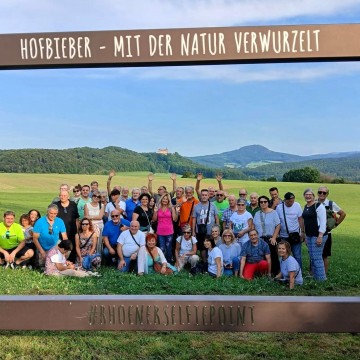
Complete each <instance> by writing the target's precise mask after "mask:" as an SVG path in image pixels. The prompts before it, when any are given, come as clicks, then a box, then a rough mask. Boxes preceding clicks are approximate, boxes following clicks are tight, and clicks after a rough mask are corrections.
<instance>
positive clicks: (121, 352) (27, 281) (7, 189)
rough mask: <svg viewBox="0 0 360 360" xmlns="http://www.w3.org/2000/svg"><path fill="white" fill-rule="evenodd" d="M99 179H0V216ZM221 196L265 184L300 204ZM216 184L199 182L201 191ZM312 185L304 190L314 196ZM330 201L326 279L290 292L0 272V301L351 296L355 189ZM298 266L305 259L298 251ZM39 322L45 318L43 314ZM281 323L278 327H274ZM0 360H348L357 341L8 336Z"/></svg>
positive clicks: (231, 186) (161, 177) (140, 178)
mask: <svg viewBox="0 0 360 360" xmlns="http://www.w3.org/2000/svg"><path fill="white" fill-rule="evenodd" d="M106 179H107V177H106V176H95V177H94V176H85V175H58V174H54V175H49V174H46V175H40V174H0V212H1V213H2V212H3V211H4V210H7V209H12V210H14V211H15V212H16V215H17V218H18V217H19V215H20V214H21V213H23V212H27V211H28V210H29V209H30V208H37V209H39V210H40V212H41V213H42V214H44V213H45V209H46V206H47V205H48V204H49V202H50V200H51V199H52V198H53V197H55V196H56V195H57V191H58V187H59V184H60V183H62V182H67V183H69V184H71V185H75V184H77V183H81V184H85V183H90V182H91V181H92V180H98V181H99V183H100V188H103V189H104V188H105V184H106ZM223 182H224V188H225V190H226V191H228V192H229V193H234V194H238V190H239V188H240V187H245V188H246V189H247V190H248V193H250V192H252V191H256V192H258V193H259V194H267V193H268V188H269V187H270V186H273V185H277V186H278V187H279V191H280V194H281V195H283V194H284V193H285V192H286V191H292V192H294V193H295V195H296V197H297V201H299V202H300V204H302V205H303V203H304V201H303V199H302V196H301V194H302V192H303V190H304V189H305V188H306V187H307V185H306V184H290V183H276V184H272V183H265V182H245V181H241V182H240V181H227V180H224V181H223ZM146 183H147V179H146V173H132V174H131V173H129V174H121V176H118V177H115V178H114V179H113V185H115V184H121V185H126V186H129V187H132V186H141V185H145V184H146ZM160 184H162V185H165V186H167V188H168V189H170V188H171V181H170V179H169V175H165V174H156V178H155V180H154V189H157V186H159V185H160ZM187 184H190V185H195V180H194V179H178V185H187ZM210 184H212V185H215V184H216V181H215V180H212V179H206V180H204V181H203V182H202V187H207V186H209V185H210ZM317 186H318V185H316V184H312V186H311V187H313V189H314V190H316V189H317ZM330 198H332V199H334V200H335V201H336V202H338V203H339V205H340V206H341V207H342V208H343V209H344V210H345V211H346V212H347V214H348V216H347V218H346V219H345V222H344V223H343V224H342V225H341V226H340V227H339V228H338V229H336V230H335V231H334V238H335V241H334V245H333V256H332V258H331V265H330V272H329V280H328V281H327V282H325V283H317V282H314V281H312V280H307V281H306V283H305V284H304V286H302V287H298V288H296V289H295V291H293V292H289V291H288V290H286V289H285V288H283V287H281V286H280V285H278V284H275V283H269V282H268V281H267V280H265V279H258V280H256V281H254V282H251V283H249V282H242V281H240V280H238V279H225V278H223V279H219V280H213V279H209V278H207V277H205V276H199V277H196V278H191V277H189V276H188V275H187V274H180V275H178V276H177V277H176V278H175V279H174V278H170V277H166V278H165V277H160V276H153V277H147V278H145V277H142V278H140V277H136V276H134V275H120V274H118V273H116V271H114V270H112V269H103V270H102V275H103V276H102V278H86V279H71V278H68V279H66V278H61V279H55V278H48V277H46V276H44V275H43V274H40V273H38V272H32V271H29V270H25V271H10V270H2V269H0V294H3V295H6V294H9V295H10V294H11V295H20V294H21V295H25V294H29V295H42V294H44V295H51V294H224V295H226V294H239V295H245V294H246V295H320V296H359V294H360V290H359V287H360V285H359V279H360V270H359V268H358V249H359V245H358V224H359V222H360V210H359V207H358V204H359V203H360V192H359V185H331V186H330ZM304 257H305V264H304V268H307V264H308V259H307V254H306V251H305V248H304ZM44 316H46V315H44ZM0 321H1V319H0ZM279 321H282V320H279ZM0 344H1V347H0V349H1V351H0V359H34V358H36V359H69V358H71V359H125V358H126V359H163V358H168V359H189V358H196V359H254V358H260V359H285V358H286V359H347V360H348V359H356V358H358V356H359V353H360V337H359V335H351V334H279V333H202V332H192V333H190V332H176V333H172V332H114V333H113V332H91V333H90V332H41V331H33V332H15V331H0Z"/></svg>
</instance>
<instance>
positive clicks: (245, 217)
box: [230, 198, 253, 246]
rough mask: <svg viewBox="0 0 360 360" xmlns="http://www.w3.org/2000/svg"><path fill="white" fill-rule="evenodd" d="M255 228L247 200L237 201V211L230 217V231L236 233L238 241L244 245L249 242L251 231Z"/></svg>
mask: <svg viewBox="0 0 360 360" xmlns="http://www.w3.org/2000/svg"><path fill="white" fill-rule="evenodd" d="M252 226H253V217H252V215H251V214H250V213H249V212H248V211H247V210H246V200H245V199H243V198H240V199H238V200H237V211H235V212H234V213H233V214H232V215H231V216H230V229H231V230H232V231H233V232H234V236H235V238H236V241H237V242H238V243H239V244H240V246H241V245H244V244H245V243H246V242H247V241H249V231H250V230H251V229H252Z"/></svg>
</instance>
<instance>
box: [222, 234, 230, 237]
mask: <svg viewBox="0 0 360 360" xmlns="http://www.w3.org/2000/svg"><path fill="white" fill-rule="evenodd" d="M223 236H224V238H226V237H231V235H230V234H224V235H223Z"/></svg>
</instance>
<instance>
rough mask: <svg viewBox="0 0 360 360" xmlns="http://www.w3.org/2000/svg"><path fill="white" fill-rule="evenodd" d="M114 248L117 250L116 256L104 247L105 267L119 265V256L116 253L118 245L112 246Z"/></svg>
mask: <svg viewBox="0 0 360 360" xmlns="http://www.w3.org/2000/svg"><path fill="white" fill-rule="evenodd" d="M112 248H113V249H114V250H115V254H114V255H111V254H110V252H109V249H108V248H107V247H106V246H104V248H103V255H104V256H103V258H104V262H105V265H111V264H114V265H117V263H118V260H119V256H118V254H117V252H116V245H114V246H112Z"/></svg>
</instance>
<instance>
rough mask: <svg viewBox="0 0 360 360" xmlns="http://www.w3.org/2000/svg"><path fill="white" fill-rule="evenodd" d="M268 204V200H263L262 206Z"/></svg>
mask: <svg viewBox="0 0 360 360" xmlns="http://www.w3.org/2000/svg"><path fill="white" fill-rule="evenodd" d="M266 203H268V201H267V200H262V201H260V204H266Z"/></svg>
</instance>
